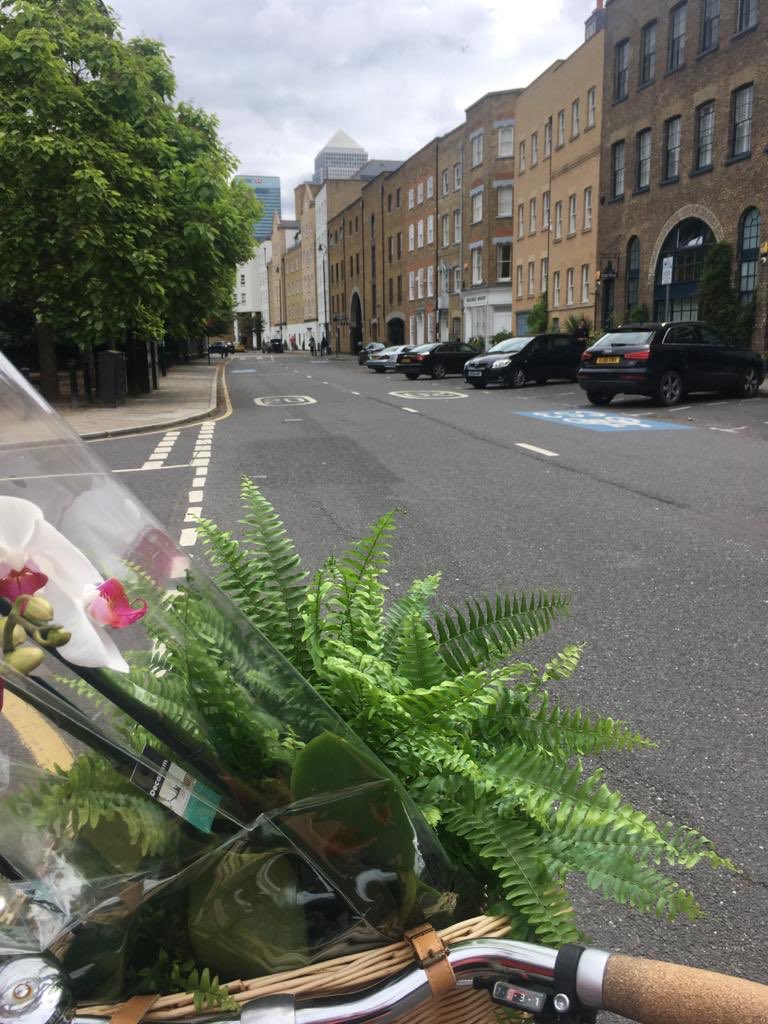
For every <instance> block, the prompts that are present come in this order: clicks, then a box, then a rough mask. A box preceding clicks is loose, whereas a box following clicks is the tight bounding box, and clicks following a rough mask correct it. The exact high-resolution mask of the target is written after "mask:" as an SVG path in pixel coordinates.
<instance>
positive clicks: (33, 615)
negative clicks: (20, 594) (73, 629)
mask: <svg viewBox="0 0 768 1024" xmlns="http://www.w3.org/2000/svg"><path fill="white" fill-rule="evenodd" d="M22 615H23V616H24V618H25V619H29V621H30V622H33V623H35V625H37V626H43V625H45V623H46V622H50V621H51V619H52V618H53V605H52V604H51V602H50V601H47V600H46V599H45V598H44V597H40V596H39V595H37V594H34V595H33V596H32V597H28V598H26V599H25V600H24V605H23V611H22Z"/></svg>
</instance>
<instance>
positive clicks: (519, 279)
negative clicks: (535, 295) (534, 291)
mask: <svg viewBox="0 0 768 1024" xmlns="http://www.w3.org/2000/svg"><path fill="white" fill-rule="evenodd" d="M515 295H516V296H517V298H518V299H522V297H523V264H522V263H518V264H517V266H516V267H515Z"/></svg>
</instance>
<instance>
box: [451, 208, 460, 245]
mask: <svg viewBox="0 0 768 1024" xmlns="http://www.w3.org/2000/svg"><path fill="white" fill-rule="evenodd" d="M453 240H454V242H460V241H461V210H454V211H453Z"/></svg>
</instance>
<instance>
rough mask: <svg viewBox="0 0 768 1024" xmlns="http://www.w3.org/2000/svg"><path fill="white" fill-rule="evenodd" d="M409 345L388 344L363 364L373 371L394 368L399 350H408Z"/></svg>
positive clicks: (409, 348) (409, 349)
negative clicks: (388, 345) (387, 346)
mask: <svg viewBox="0 0 768 1024" xmlns="http://www.w3.org/2000/svg"><path fill="white" fill-rule="evenodd" d="M410 351H411V346H410V345H390V347H389V348H385V349H383V350H382V351H381V352H376V354H375V355H373V356H371V357H370V358H369V359H368V362H367V363H366V364H365V365H366V366H367V367H368V369H369V370H373V371H374V372H375V373H386V372H387V370H394V368H395V363H396V362H397V357H398V356H399V355H400V353H401V352H410Z"/></svg>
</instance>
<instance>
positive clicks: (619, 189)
mask: <svg viewBox="0 0 768 1024" xmlns="http://www.w3.org/2000/svg"><path fill="white" fill-rule="evenodd" d="M625 149H626V147H625V145H624V140H623V139H622V141H621V142H614V144H613V145H612V146H611V198H612V199H618V198H619V197H620V196H623V195H624V166H625V164H624V160H625Z"/></svg>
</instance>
